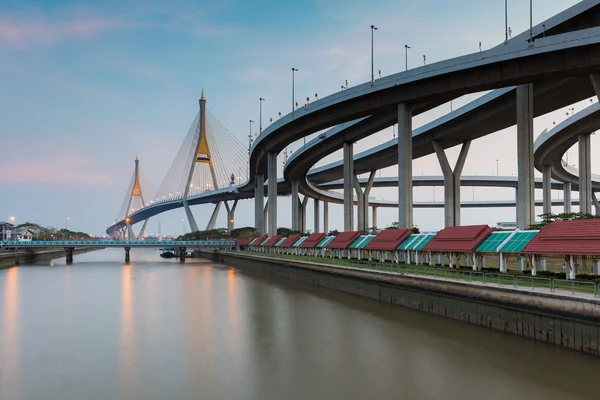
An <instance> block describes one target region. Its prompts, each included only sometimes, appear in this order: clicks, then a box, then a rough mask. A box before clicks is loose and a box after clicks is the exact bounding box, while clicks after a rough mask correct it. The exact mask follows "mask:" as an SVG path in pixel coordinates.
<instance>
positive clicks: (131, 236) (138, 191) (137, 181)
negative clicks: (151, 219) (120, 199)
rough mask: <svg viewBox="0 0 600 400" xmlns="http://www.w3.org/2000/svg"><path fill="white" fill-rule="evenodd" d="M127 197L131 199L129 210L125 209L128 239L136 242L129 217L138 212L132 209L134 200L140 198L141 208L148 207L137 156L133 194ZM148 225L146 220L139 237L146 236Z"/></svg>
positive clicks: (128, 202) (128, 204)
mask: <svg viewBox="0 0 600 400" xmlns="http://www.w3.org/2000/svg"><path fill="white" fill-rule="evenodd" d="M127 197H129V199H128V200H127V208H126V209H125V229H126V230H127V232H128V234H127V237H128V238H129V239H133V240H135V239H136V236H135V234H134V233H133V228H132V227H131V225H130V221H131V218H130V217H129V215H130V214H131V213H132V212H134V211H137V210H136V209H134V208H132V202H133V199H134V198H135V197H138V198H139V199H140V203H141V208H144V207H146V202H145V201H144V193H143V192H142V185H141V184H140V159H139V157H138V156H137V154H136V155H135V169H134V173H133V186H132V187H131V192H129V193H127ZM138 210H139V209H138ZM147 223H148V219H145V220H144V225H142V229H141V230H140V233H139V234H138V236H137V237H139V238H141V237H142V236H144V231H145V230H146V224H147Z"/></svg>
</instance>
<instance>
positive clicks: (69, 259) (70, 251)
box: [65, 247, 75, 265]
mask: <svg viewBox="0 0 600 400" xmlns="http://www.w3.org/2000/svg"><path fill="white" fill-rule="evenodd" d="M74 249H75V248H74V247H65V253H66V254H65V256H66V263H67V265H71V264H73V250H74Z"/></svg>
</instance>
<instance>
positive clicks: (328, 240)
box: [316, 236, 335, 248]
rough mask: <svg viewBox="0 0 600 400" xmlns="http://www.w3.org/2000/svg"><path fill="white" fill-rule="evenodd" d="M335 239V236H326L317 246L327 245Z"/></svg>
mask: <svg viewBox="0 0 600 400" xmlns="http://www.w3.org/2000/svg"><path fill="white" fill-rule="evenodd" d="M333 239H335V236H325V237H324V238H323V239H321V241H320V242H319V243H318V244H317V246H316V247H319V248H321V247H325V246H327V245H328V244H329V242H331V241H332V240H333Z"/></svg>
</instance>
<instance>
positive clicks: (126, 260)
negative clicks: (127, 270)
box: [124, 247, 131, 264]
mask: <svg viewBox="0 0 600 400" xmlns="http://www.w3.org/2000/svg"><path fill="white" fill-rule="evenodd" d="M124 249H125V264H129V262H130V261H131V257H130V254H129V250H131V247H125V248H124Z"/></svg>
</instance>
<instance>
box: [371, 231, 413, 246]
mask: <svg viewBox="0 0 600 400" xmlns="http://www.w3.org/2000/svg"><path fill="white" fill-rule="evenodd" d="M410 235H411V230H410V229H386V230H383V231H381V232H379V233H378V234H377V236H375V238H374V239H372V240H371V241H370V242H369V243H368V244H367V245H366V247H365V249H367V250H394V249H396V248H398V246H399V245H400V244H401V243H402V242H404V240H405V239H406V238H407V237H409V236H410Z"/></svg>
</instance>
